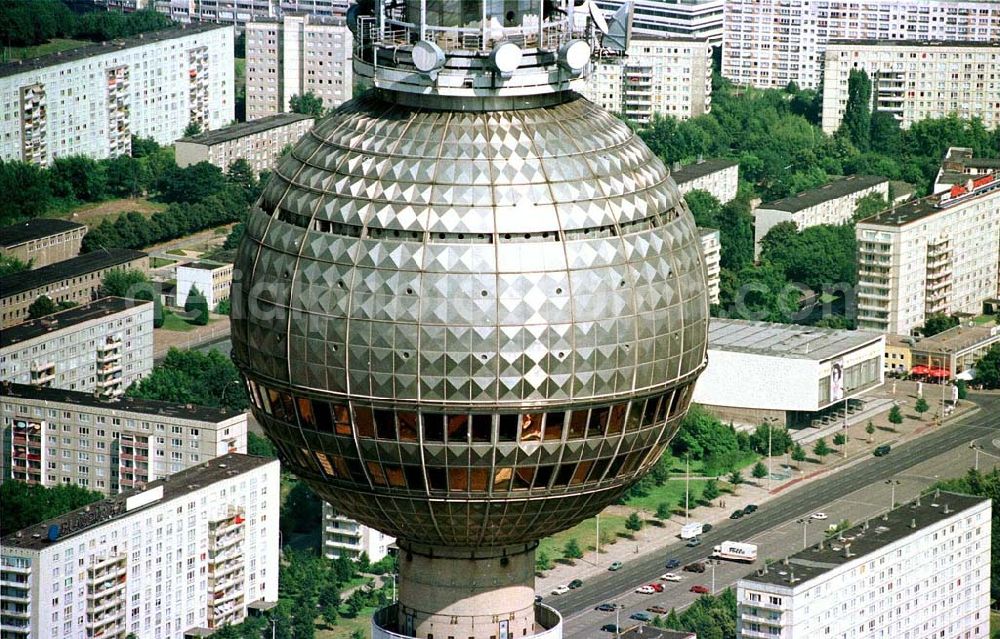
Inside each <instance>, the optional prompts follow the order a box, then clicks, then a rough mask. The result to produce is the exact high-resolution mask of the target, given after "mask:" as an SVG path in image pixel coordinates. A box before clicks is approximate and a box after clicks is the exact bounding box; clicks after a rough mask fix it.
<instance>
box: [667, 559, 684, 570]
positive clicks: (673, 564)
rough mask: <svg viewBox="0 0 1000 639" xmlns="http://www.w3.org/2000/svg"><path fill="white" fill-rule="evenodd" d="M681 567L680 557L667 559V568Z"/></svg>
mask: <svg viewBox="0 0 1000 639" xmlns="http://www.w3.org/2000/svg"><path fill="white" fill-rule="evenodd" d="M680 567H681V560H680V559H673V558H671V559H668V560H667V570H673V569H674V568H680Z"/></svg>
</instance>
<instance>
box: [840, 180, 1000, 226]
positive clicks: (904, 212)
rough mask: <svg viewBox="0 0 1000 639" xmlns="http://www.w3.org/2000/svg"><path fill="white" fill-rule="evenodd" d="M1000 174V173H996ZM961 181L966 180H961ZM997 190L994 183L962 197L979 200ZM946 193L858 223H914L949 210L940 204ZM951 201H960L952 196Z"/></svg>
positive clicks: (995, 181) (914, 201) (889, 224)
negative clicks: (986, 188) (980, 190)
mask: <svg viewBox="0 0 1000 639" xmlns="http://www.w3.org/2000/svg"><path fill="white" fill-rule="evenodd" d="M995 175H1000V173H998V174H995ZM967 177H968V178H969V179H974V176H967ZM993 181H994V183H996V184H1000V180H996V179H994V180H993ZM960 182H965V180H961V181H960ZM996 191H997V186H996V185H994V186H992V187H991V188H990V190H989V191H987V192H985V193H978V194H976V193H973V194H962V198H969V200H970V201H971V200H977V199H979V198H981V197H986V196H987V195H989V194H995V193H996ZM947 195H948V194H947V193H945V194H944V195H943V196H942V195H928V196H927V197H925V198H921V199H919V200H911V201H909V202H905V203H903V204H900V205H899V206H894V207H892V208H889V209H886V210H884V211H882V212H881V213H876V214H875V215H872V216H870V217H866V218H864V219H863V220H858V222H857V223H858V224H866V225H873V226H883V227H900V226H906V225H907V224H912V223H913V222H917V221H919V220H922V219H923V218H925V217H929V216H931V215H934V214H935V213H941V212H942V211H946V210H948V209H947V207H942V206H939V203H940V202H941V201H942V198H943V197H945V196H947ZM951 201H956V202H957V201H959V200H957V199H954V198H952V199H951Z"/></svg>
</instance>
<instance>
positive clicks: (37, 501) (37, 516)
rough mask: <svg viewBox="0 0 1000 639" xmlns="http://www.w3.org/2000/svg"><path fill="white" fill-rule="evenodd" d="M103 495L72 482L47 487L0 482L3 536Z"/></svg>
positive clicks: (0, 519) (93, 500) (11, 481)
mask: <svg viewBox="0 0 1000 639" xmlns="http://www.w3.org/2000/svg"><path fill="white" fill-rule="evenodd" d="M103 498H104V496H103V495H102V494H101V493H98V492H95V491H91V490H87V489H85V488H81V487H80V486H76V485H73V484H59V485H56V486H52V487H51V488H48V487H46V486H41V485H39V484H28V483H26V482H22V481H13V480H8V481H5V482H4V483H2V484H0V503H2V504H3V517H0V535H7V534H9V533H12V532H15V531H18V530H23V529H25V528H27V527H29V526H34V525H35V524H38V523H41V522H43V521H45V520H47V519H52V518H53V517H58V516H60V515H64V514H66V513H68V512H70V511H73V510H76V509H77V508H82V507H83V506H86V505H87V504H90V503H93V502H95V501H100V500H101V499H103Z"/></svg>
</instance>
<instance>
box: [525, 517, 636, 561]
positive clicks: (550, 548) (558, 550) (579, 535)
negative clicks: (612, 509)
mask: <svg viewBox="0 0 1000 639" xmlns="http://www.w3.org/2000/svg"><path fill="white" fill-rule="evenodd" d="M619 532H625V517H623V516H621V515H609V514H606V513H605V514H603V515H601V544H602V546H603V545H604V544H607V543H611V542H612V541H614V540H615V539H617V538H618V533H619ZM596 535H597V520H596V519H595V518H593V517H591V518H590V519H587V520H585V521H581V522H580V523H579V524H577V525H575V526H573V527H572V528H570V529H569V530H564V531H562V532H559V533H556V534H554V535H552V536H551V537H546V538H545V539H543V540H541V541H540V542H539V544H538V551H539V552H542V551H544V552H545V553H546V554H547V555H548V556H549V559H551V560H553V561H555V560H556V559H560V558H562V556H563V548H564V547H565V546H566V542H567V541H569V540H570V539H573V538H575V539H576V541H577V543H579V544H580V548H581V549H582V550H583V551H584V552H586V551H588V550H593V549H594V544H595V542H596V541H597V537H596Z"/></svg>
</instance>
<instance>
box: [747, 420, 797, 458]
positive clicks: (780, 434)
mask: <svg viewBox="0 0 1000 639" xmlns="http://www.w3.org/2000/svg"><path fill="white" fill-rule="evenodd" d="M793 443H794V442H793V441H792V436H791V435H789V434H788V430H787V429H786V428H783V427H781V426H771V425H770V424H767V423H765V424H760V425H759V426H757V428H756V429H754V432H753V433H751V434H750V437H749V444H750V450H752V451H753V452H755V453H757V454H758V455H767V454H768V448H769V444H770V453H771V454H772V455H784V454H785V453H787V452H788V451H789V450H791V448H792V444H793Z"/></svg>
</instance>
